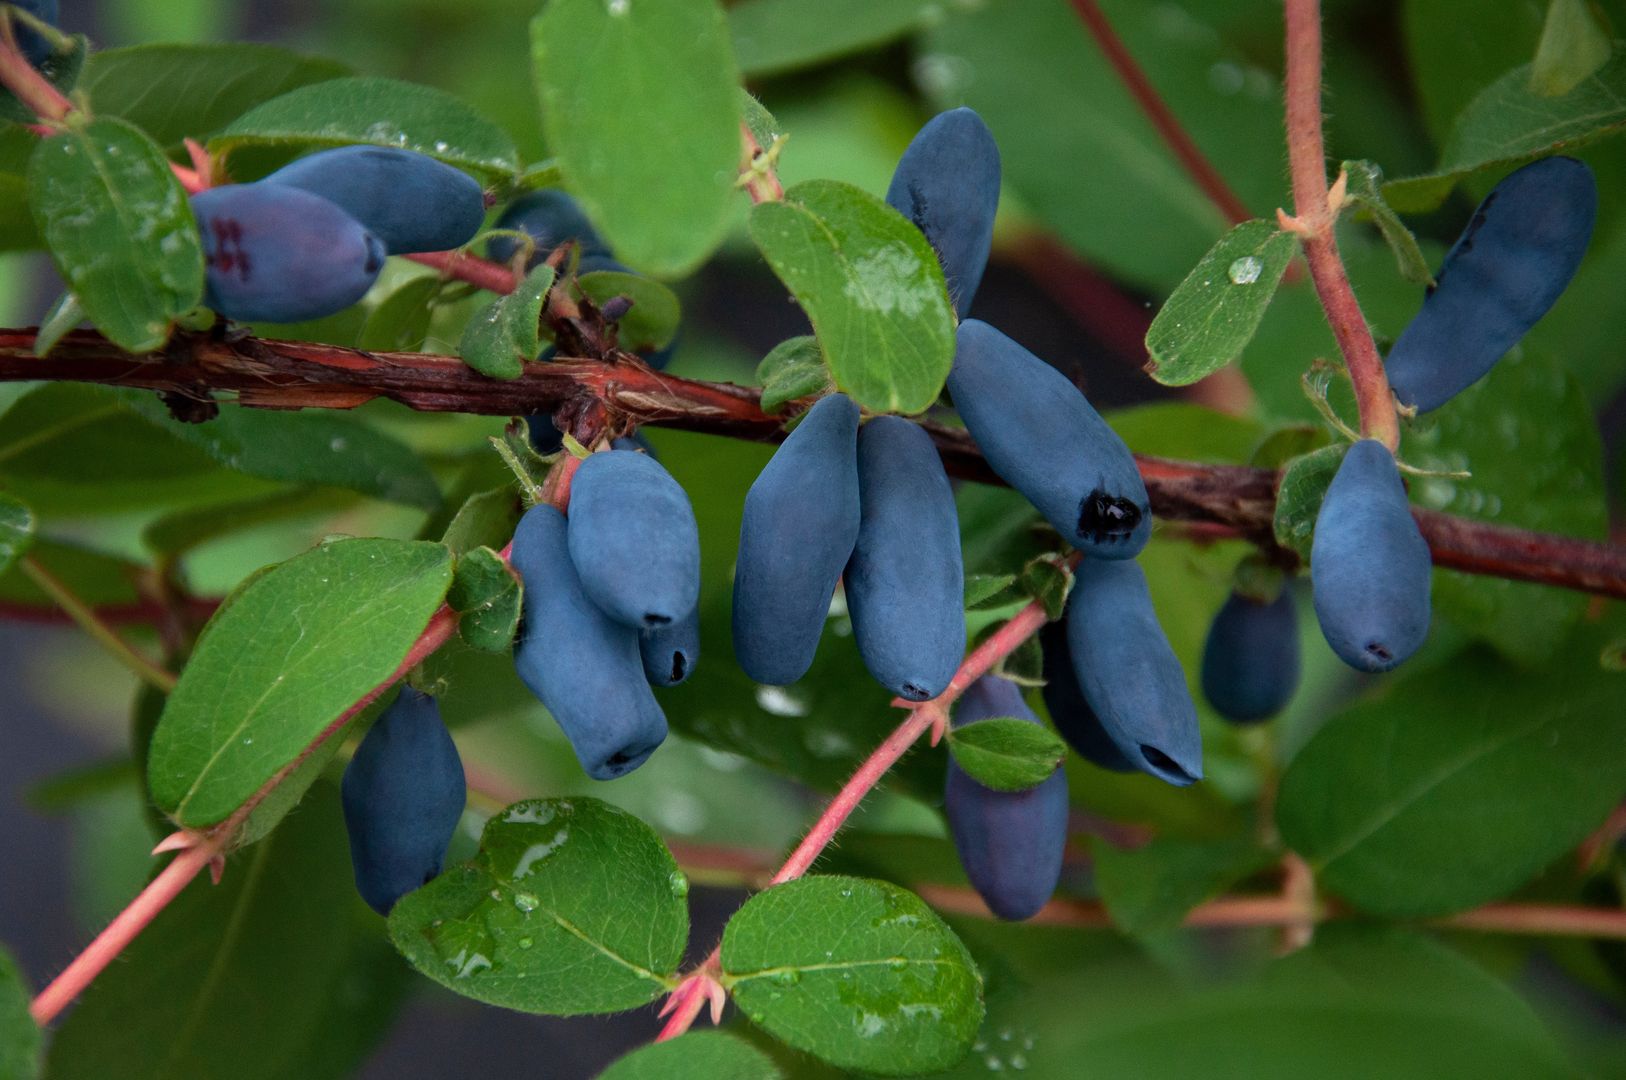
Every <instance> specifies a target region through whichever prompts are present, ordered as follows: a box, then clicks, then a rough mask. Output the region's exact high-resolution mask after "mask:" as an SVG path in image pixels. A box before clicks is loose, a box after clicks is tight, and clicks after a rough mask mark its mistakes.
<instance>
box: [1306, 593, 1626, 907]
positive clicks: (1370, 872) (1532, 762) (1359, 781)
mask: <svg viewBox="0 0 1626 1080" xmlns="http://www.w3.org/2000/svg"><path fill="white" fill-rule="evenodd" d="M1616 626H1617V629H1618V623H1617V624H1616ZM1605 640H1607V636H1606V635H1605V634H1603V633H1602V632H1601V631H1600V630H1598V629H1590V628H1589V630H1588V632H1586V633H1584V634H1581V635H1580V636H1579V639H1578V640H1574V641H1571V642H1570V643H1569V645H1568V647H1567V649H1566V653H1565V655H1564V657H1562V658H1561V660H1560V662H1559V664H1558V665H1557V666H1556V667H1555V668H1554V669H1553V670H1552V671H1551V672H1549V673H1548V674H1547V675H1546V676H1545V677H1532V676H1530V675H1528V674H1523V673H1520V672H1518V671H1516V670H1511V669H1510V668H1509V667H1508V665H1507V664H1506V663H1505V662H1503V661H1501V660H1499V659H1497V658H1495V657H1494V656H1491V655H1489V654H1487V653H1477V652H1471V653H1469V654H1467V655H1464V656H1462V657H1459V658H1457V659H1454V660H1452V661H1451V667H1450V670H1449V672H1441V671H1423V672H1419V673H1417V674H1416V675H1413V676H1411V677H1410V678H1407V679H1404V680H1403V681H1402V682H1401V683H1400V684H1399V685H1397V686H1394V687H1392V688H1391V691H1392V692H1391V693H1389V694H1387V695H1385V696H1384V697H1383V699H1382V700H1381V701H1376V702H1371V703H1369V704H1364V705H1359V706H1356V707H1355V708H1353V709H1350V710H1349V711H1347V712H1344V713H1342V714H1341V715H1339V716H1337V717H1335V718H1334V719H1333V720H1332V721H1331V722H1329V723H1328V724H1327V726H1326V727H1324V728H1322V729H1321V730H1320V731H1319V732H1317V733H1316V735H1315V737H1314V738H1312V739H1311V740H1310V742H1309V743H1308V744H1306V745H1305V747H1304V749H1303V750H1301V751H1299V753H1298V755H1297V756H1296V757H1295V758H1294V759H1293V762H1292V764H1291V765H1290V766H1289V767H1288V769H1287V772H1286V774H1285V775H1284V776H1283V778H1282V785H1281V794H1280V797H1279V799H1278V801H1277V807H1276V820H1277V824H1278V825H1279V826H1280V828H1281V832H1282V839H1283V840H1284V841H1285V842H1286V843H1287V844H1288V845H1289V846H1291V847H1292V848H1293V850H1295V851H1297V852H1298V853H1299V854H1300V855H1303V856H1304V858H1305V859H1306V860H1307V861H1308V862H1309V863H1310V865H1311V866H1312V867H1314V868H1315V870H1316V878H1317V880H1318V882H1320V883H1321V884H1322V885H1323V886H1325V887H1326V888H1327V889H1328V890H1329V891H1331V892H1333V893H1336V894H1337V895H1339V896H1341V897H1343V898H1344V899H1346V900H1348V901H1349V902H1350V903H1352V904H1354V905H1356V906H1357V907H1359V908H1361V909H1363V910H1365V911H1369V912H1372V913H1374V914H1382V915H1392V916H1401V917H1407V916H1424V915H1443V914H1447V913H1449V912H1453V911H1460V910H1463V909H1466V908H1470V907H1473V906H1474V905H1476V904H1481V903H1484V902H1486V901H1489V900H1494V899H1497V898H1498V897H1501V896H1505V895H1506V894H1507V893H1509V892H1511V891H1512V890H1513V889H1516V888H1518V887H1519V886H1520V885H1523V884H1524V883H1525V882H1526V881H1528V880H1530V879H1531V878H1532V877H1534V876H1535V875H1536V874H1537V873H1538V872H1540V871H1541V869H1542V868H1543V867H1545V866H1547V865H1548V864H1549V863H1551V862H1552V861H1553V860H1555V859H1557V858H1559V857H1560V856H1562V855H1563V854H1564V853H1565V852H1567V851H1570V850H1572V849H1573V848H1574V847H1575V845H1576V844H1578V843H1580V842H1581V840H1583V839H1584V838H1585V837H1586V835H1587V834H1588V833H1589V832H1590V831H1591V830H1592V829H1595V828H1596V827H1597V826H1598V824H1599V823H1600V822H1602V821H1603V819H1604V817H1605V816H1606V815H1607V814H1608V813H1609V811H1610V809H1611V808H1612V807H1614V806H1615V804H1616V803H1617V802H1618V801H1619V799H1620V793H1621V791H1622V790H1623V789H1626V757H1623V756H1622V755H1620V754H1617V753H1612V752H1606V751H1607V750H1608V749H1609V748H1612V747H1618V746H1620V745H1622V743H1623V742H1626V710H1623V709H1621V707H1620V703H1621V701H1622V699H1623V695H1626V675H1621V674H1619V673H1615V672H1609V671H1605V670H1604V669H1603V668H1602V667H1601V666H1600V664H1599V662H1598V656H1599V652H1600V648H1601V645H1602V643H1603V642H1604V641H1605ZM1509 792H1517V793H1518V795H1517V797H1516V798H1515V797H1510V796H1509Z"/></svg>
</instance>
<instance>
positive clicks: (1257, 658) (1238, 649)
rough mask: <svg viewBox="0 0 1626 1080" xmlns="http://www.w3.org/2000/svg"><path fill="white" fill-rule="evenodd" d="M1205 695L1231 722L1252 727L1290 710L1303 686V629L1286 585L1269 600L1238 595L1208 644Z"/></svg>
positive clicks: (1221, 615) (1231, 599) (1205, 646)
mask: <svg viewBox="0 0 1626 1080" xmlns="http://www.w3.org/2000/svg"><path fill="white" fill-rule="evenodd" d="M1202 682H1203V696H1204V697H1206V698H1207V699H1208V703H1209V704H1210V705H1212V706H1214V710H1215V711H1216V712H1218V713H1219V714H1220V715H1221V716H1223V717H1225V718H1226V719H1227V720H1231V721H1234V722H1236V723H1238V724H1251V723H1256V722H1258V721H1260V720H1265V719H1268V718H1270V717H1272V716H1275V715H1276V714H1277V713H1279V712H1281V711H1282V710H1283V709H1284V708H1286V707H1287V703H1288V702H1289V701H1291V700H1292V698H1293V691H1294V690H1297V689H1298V685H1299V628H1298V617H1297V614H1296V613H1295V611H1294V607H1293V594H1292V592H1291V591H1290V590H1289V589H1288V588H1287V587H1285V586H1283V588H1282V590H1281V592H1280V593H1279V594H1277V596H1276V599H1274V600H1270V601H1261V600H1256V599H1254V598H1252V597H1249V596H1243V595H1242V594H1241V593H1236V592H1233V593H1232V594H1231V595H1230V597H1229V598H1228V599H1227V600H1226V601H1225V605H1224V606H1223V607H1221V608H1220V609H1219V614H1217V615H1215V616H1214V621H1213V623H1212V624H1211V625H1210V626H1209V628H1208V638H1207V641H1206V642H1205V643H1204V644H1203V680H1202Z"/></svg>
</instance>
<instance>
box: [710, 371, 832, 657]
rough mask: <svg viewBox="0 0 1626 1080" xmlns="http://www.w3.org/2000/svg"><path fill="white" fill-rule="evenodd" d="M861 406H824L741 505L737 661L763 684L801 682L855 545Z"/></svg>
mask: <svg viewBox="0 0 1626 1080" xmlns="http://www.w3.org/2000/svg"><path fill="white" fill-rule="evenodd" d="M857 444H858V406H856V405H854V404H853V403H852V399H850V398H848V397H847V396H846V395H845V394H831V395H829V396H828V397H826V398H823V399H821V400H820V401H819V402H818V404H816V405H814V406H813V407H812V408H811V409H809V410H808V411H807V414H806V415H805V416H803V417H802V422H801V423H800V424H799V425H797V427H796V430H794V431H792V432H791V433H790V435H789V436H788V437H787V438H786V439H785V441H784V444H783V445H781V446H780V447H779V449H778V450H777V451H775V452H774V456H773V457H772V458H771V459H770V460H769V461H768V464H767V465H766V466H765V467H764V468H763V470H762V472H761V474H760V475H758V476H757V478H756V482H755V483H753V484H752V485H751V490H750V491H749V492H747V493H746V496H745V511H744V516H743V519H742V521H741V523H740V549H739V555H738V556H737V557H736V559H735V563H734V613H733V624H734V655H735V657H736V659H738V660H739V663H740V667H741V668H743V669H744V671H745V673H746V674H747V675H749V676H750V677H751V678H753V679H755V680H756V681H757V682H760V683H770V684H776V685H783V684H785V683H792V682H795V681H796V680H797V679H800V678H801V677H802V676H803V675H805V674H807V669H808V668H809V667H811V666H812V664H813V654H814V652H815V651H816V650H817V649H818V645H819V637H820V635H821V634H822V633H823V632H824V619H825V616H826V615H827V614H828V613H829V610H830V597H831V596H832V595H833V594H834V593H835V589H836V583H837V582H838V581H840V580H841V572H842V570H843V568H845V567H846V565H847V560H848V558H849V557H850V556H851V555H852V553H853V546H854V545H855V544H856V543H857V542H858V527H859V521H860V512H859V502H858V445H857Z"/></svg>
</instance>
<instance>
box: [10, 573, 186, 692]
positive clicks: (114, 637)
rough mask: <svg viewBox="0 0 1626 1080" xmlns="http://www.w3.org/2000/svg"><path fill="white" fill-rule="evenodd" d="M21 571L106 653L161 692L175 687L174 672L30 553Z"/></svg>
mask: <svg viewBox="0 0 1626 1080" xmlns="http://www.w3.org/2000/svg"><path fill="white" fill-rule="evenodd" d="M19 565H20V566H21V567H22V571H23V573H24V574H26V575H28V578H29V580H31V581H32V582H33V583H34V584H35V585H38V586H39V587H40V590H41V591H43V592H44V593H45V594H46V595H47V596H49V597H50V598H51V599H52V600H54V601H55V602H56V605H57V606H58V607H60V608H61V609H62V611H63V612H64V613H65V614H66V615H67V616H68V618H70V619H72V620H73V621H74V622H75V623H76V624H77V625H78V626H79V628H80V629H82V630H83V631H84V632H85V633H87V634H89V635H90V636H91V637H92V638H94V639H95V641H96V643H97V644H98V645H100V646H101V647H102V648H104V649H106V650H107V651H108V653H109V654H110V655H111V656H112V657H113V658H114V659H115V660H117V661H118V662H119V663H120V664H123V665H124V666H125V667H126V668H128V669H129V670H130V671H132V672H134V673H135V676H136V678H138V679H140V680H141V681H142V682H145V683H147V684H148V685H150V686H153V687H155V688H157V689H159V690H161V691H163V692H164V693H166V694H167V693H169V692H170V691H171V690H173V689H175V676H174V674H173V673H171V672H168V671H165V670H164V669H163V668H161V667H159V666H158V665H157V664H155V663H154V662H153V661H151V660H149V659H148V658H147V657H145V656H143V655H142V654H141V653H139V652H137V651H136V649H135V647H134V646H132V645H131V644H130V643H129V642H128V641H125V640H124V639H123V638H121V637H119V635H118V634H117V633H116V632H115V631H114V630H113V628H112V627H111V626H109V625H108V624H107V623H105V622H103V621H102V619H101V617H100V616H99V615H97V613H96V609H95V608H93V607H91V606H90V605H89V604H87V603H85V602H84V601H83V600H81V599H80V598H79V597H78V596H77V595H75V594H74V592H73V590H72V589H70V588H68V586H67V585H66V584H65V583H64V582H63V581H62V580H61V579H60V578H58V577H57V576H56V575H55V574H53V573H51V572H50V571H49V570H47V569H46V568H45V567H44V566H42V565H41V564H40V562H39V560H37V559H35V558H34V557H33V556H32V555H25V556H23V558H22V561H21V562H20V564H19Z"/></svg>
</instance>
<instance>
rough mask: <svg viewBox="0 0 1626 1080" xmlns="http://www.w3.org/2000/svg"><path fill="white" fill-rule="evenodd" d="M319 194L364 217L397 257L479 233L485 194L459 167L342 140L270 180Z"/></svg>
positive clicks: (437, 248)
mask: <svg viewBox="0 0 1626 1080" xmlns="http://www.w3.org/2000/svg"><path fill="white" fill-rule="evenodd" d="M264 182H265V183H267V184H287V185H288V186H289V187H296V188H299V189H301V190H303V191H308V192H310V193H311V194H312V195H320V196H321V197H322V198H324V199H326V200H328V201H329V202H331V203H333V204H334V205H335V206H337V207H339V208H340V209H341V210H343V211H345V212H346V213H347V214H349V215H350V216H351V217H353V218H355V219H356V220H357V221H359V222H361V223H362V225H363V226H365V227H366V229H367V230H368V231H369V232H371V233H372V234H373V235H374V236H376V237H378V239H379V240H380V241H382V242H383V244H384V249H385V250H386V251H388V252H389V253H390V254H391V255H404V254H407V253H410V252H416V251H446V250H448V249H450V248H455V247H462V246H463V245H464V244H466V243H468V242H469V241H470V240H472V239H474V234H475V233H477V232H479V231H480V223H481V222H482V221H484V220H485V216H486V204H485V195H484V193H483V192H481V190H480V185H479V183H478V182H477V181H476V180H474V178H473V177H471V176H469V174H468V173H465V172H463V171H462V170H460V169H454V168H452V167H451V166H450V165H447V164H445V163H443V162H439V161H436V160H435V159H434V158H432V157H430V156H429V155H427V154H420V153H417V152H415V151H412V150H402V149H400V148H398V147H393V146H338V147H334V148H333V149H331V150H319V151H317V152H316V153H314V154H310V155H308V156H306V157H302V158H300V159H299V160H298V161H295V162H293V163H292V164H289V165H284V166H283V167H282V168H280V169H278V170H277V171H276V172H274V173H272V174H271V175H270V176H268V177H266V178H265V181H264Z"/></svg>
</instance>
